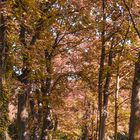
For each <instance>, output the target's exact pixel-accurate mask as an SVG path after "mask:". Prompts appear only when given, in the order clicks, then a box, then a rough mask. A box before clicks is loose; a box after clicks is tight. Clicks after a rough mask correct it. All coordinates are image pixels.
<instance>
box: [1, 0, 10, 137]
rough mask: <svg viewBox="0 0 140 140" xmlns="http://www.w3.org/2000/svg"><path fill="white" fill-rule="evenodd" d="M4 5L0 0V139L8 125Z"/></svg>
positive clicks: (3, 1)
mask: <svg viewBox="0 0 140 140" xmlns="http://www.w3.org/2000/svg"><path fill="white" fill-rule="evenodd" d="M5 6H6V0H0V9H1V12H0V102H1V104H0V139H1V140H4V139H6V138H7V136H6V135H7V132H6V131H7V127H8V103H9V91H8V92H7V90H6V89H7V88H8V87H7V82H6V76H5V75H6V73H7V69H6V65H7V64H6V61H7V54H8V51H9V46H8V43H7V42H8V41H7V28H6V26H7V25H6V24H7V16H6V14H5V13H6V12H5V11H4V10H3V8H5Z"/></svg>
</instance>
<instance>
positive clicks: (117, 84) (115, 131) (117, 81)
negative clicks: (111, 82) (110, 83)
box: [114, 56, 120, 140]
mask: <svg viewBox="0 0 140 140" xmlns="http://www.w3.org/2000/svg"><path fill="white" fill-rule="evenodd" d="M119 59H120V56H118V62H119ZM119 84H120V78H119V64H118V66H117V74H116V91H115V116H114V124H115V125H114V139H115V140H117V139H118V138H117V135H118V134H117V133H118V94H119V88H120V85H119Z"/></svg>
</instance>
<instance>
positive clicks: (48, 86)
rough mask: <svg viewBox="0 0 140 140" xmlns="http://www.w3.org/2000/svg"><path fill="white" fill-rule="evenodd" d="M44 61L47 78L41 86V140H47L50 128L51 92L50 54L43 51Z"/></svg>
mask: <svg viewBox="0 0 140 140" xmlns="http://www.w3.org/2000/svg"><path fill="white" fill-rule="evenodd" d="M45 59H46V70H47V78H46V81H45V86H43V97H42V100H43V101H42V104H43V107H44V108H43V116H44V117H43V128H42V133H41V140H48V134H49V130H50V128H51V125H52V123H51V118H50V106H49V105H50V102H49V96H50V94H51V93H50V90H51V70H52V68H51V55H50V53H49V52H48V51H47V50H45Z"/></svg>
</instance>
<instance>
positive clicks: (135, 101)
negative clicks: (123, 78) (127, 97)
mask: <svg viewBox="0 0 140 140" xmlns="http://www.w3.org/2000/svg"><path fill="white" fill-rule="evenodd" d="M129 140H140V53H139V56H138V60H137V62H136V63H135V75H134V81H133V87H132V97H131V116H130V126H129Z"/></svg>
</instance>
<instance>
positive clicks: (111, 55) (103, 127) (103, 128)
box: [100, 45, 113, 140]
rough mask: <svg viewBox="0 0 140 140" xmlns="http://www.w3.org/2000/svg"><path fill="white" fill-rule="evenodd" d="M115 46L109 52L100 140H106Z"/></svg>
mask: <svg viewBox="0 0 140 140" xmlns="http://www.w3.org/2000/svg"><path fill="white" fill-rule="evenodd" d="M112 49H113V45H112V46H111V48H110V51H109V59H108V66H109V70H108V72H107V74H106V81H105V85H104V90H103V95H104V98H103V114H102V118H101V130H100V131H101V135H100V139H101V140H103V139H104V135H105V123H106V118H107V107H108V98H109V84H110V80H111V72H110V71H111V66H112V59H113V50H112Z"/></svg>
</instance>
